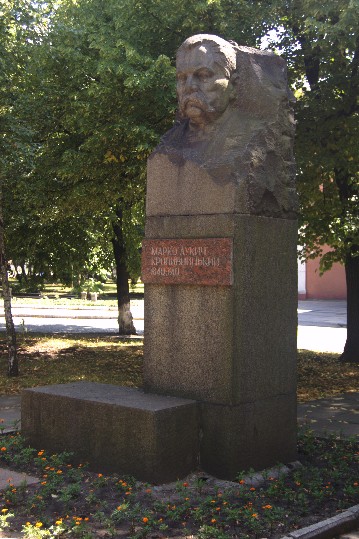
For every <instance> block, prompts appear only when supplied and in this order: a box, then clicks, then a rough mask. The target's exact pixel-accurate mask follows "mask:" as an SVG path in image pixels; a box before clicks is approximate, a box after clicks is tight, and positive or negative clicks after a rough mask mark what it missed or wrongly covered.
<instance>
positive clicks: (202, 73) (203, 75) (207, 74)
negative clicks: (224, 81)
mask: <svg viewBox="0 0 359 539" xmlns="http://www.w3.org/2000/svg"><path fill="white" fill-rule="evenodd" d="M197 77H198V78H199V80H201V81H202V82H206V81H207V80H208V79H209V78H210V77H211V73H210V72H209V71H199V72H198V73H197Z"/></svg>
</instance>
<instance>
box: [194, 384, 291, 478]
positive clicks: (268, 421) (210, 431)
mask: <svg viewBox="0 0 359 539" xmlns="http://www.w3.org/2000/svg"><path fill="white" fill-rule="evenodd" d="M200 410H201V412H200V413H201V419H200V422H201V430H202V437H201V448H200V454H201V468H203V469H204V470H205V471H206V472H208V473H210V474H212V475H214V476H215V477H218V478H221V479H228V480H233V479H235V478H236V476H237V475H238V473H239V472H241V471H244V470H249V469H250V468H253V469H254V470H263V469H265V468H269V467H272V466H274V465H277V464H279V463H283V464H287V463H289V462H292V461H294V460H296V458H297V443H296V442H297V440H296V396H295V394H293V395H281V396H278V397H275V398H271V399H266V400H263V401H257V402H250V403H245V404H241V405H238V406H225V405H216V404H210V403H201V405H200Z"/></svg>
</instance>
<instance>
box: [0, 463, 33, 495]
mask: <svg viewBox="0 0 359 539" xmlns="http://www.w3.org/2000/svg"><path fill="white" fill-rule="evenodd" d="M39 481H40V479H39V478H38V477H34V476H32V475H28V474H26V473H19V472H14V471H13V470H8V469H7V468H0V490H4V489H5V488H6V487H8V486H9V485H13V486H14V487H19V486H20V485H23V484H24V483H26V484H27V485H34V484H36V483H39Z"/></svg>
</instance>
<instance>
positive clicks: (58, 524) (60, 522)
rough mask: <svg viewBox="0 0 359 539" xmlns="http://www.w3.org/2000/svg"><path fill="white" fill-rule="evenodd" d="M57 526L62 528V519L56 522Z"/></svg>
mask: <svg viewBox="0 0 359 539" xmlns="http://www.w3.org/2000/svg"><path fill="white" fill-rule="evenodd" d="M55 524H56V526H60V524H62V518H60V519H59V520H56V522H55Z"/></svg>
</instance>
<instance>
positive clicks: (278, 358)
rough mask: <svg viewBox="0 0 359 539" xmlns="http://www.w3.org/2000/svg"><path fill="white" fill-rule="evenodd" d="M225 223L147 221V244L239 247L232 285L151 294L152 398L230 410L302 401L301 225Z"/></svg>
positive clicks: (148, 363)
mask: <svg viewBox="0 0 359 539" xmlns="http://www.w3.org/2000/svg"><path fill="white" fill-rule="evenodd" d="M222 217H223V216H219V218H218V219H216V218H213V217H212V216H208V218H207V217H206V216H199V217H182V218H179V217H177V218H171V219H169V218H167V217H157V218H151V219H149V220H148V221H147V225H146V236H147V237H156V236H157V237H164V236H165V237H167V238H169V237H172V236H176V235H177V234H178V233H179V231H181V235H182V237H184V238H186V237H191V236H193V237H200V236H202V235H203V236H205V237H206V236H211V235H213V236H216V235H217V236H225V235H227V236H230V237H232V238H233V259H234V267H233V274H234V284H233V286H232V287H220V286H218V287H201V286H193V285H192V286H191V285H188V286H176V285H172V286H171V285H166V286H161V285H153V284H151V285H146V288H145V290H146V292H145V319H146V326H145V338H146V343H145V350H144V354H145V361H144V382H145V388H146V390H147V391H154V392H157V393H165V394H170V395H177V396H185V397H188V398H193V399H198V400H205V401H207V402H213V403H221V404H229V405H235V404H239V403H246V402H253V401H255V400H257V399H259V400H263V399H266V398H269V397H273V396H276V395H288V394H289V395H292V394H295V390H296V375H295V372H296V326H297V312H296V294H297V289H296V224H295V222H291V221H285V220H282V219H270V218H265V217H254V216H243V215H234V216H226V217H225V218H224V219H223V218H222Z"/></svg>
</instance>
